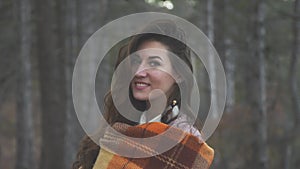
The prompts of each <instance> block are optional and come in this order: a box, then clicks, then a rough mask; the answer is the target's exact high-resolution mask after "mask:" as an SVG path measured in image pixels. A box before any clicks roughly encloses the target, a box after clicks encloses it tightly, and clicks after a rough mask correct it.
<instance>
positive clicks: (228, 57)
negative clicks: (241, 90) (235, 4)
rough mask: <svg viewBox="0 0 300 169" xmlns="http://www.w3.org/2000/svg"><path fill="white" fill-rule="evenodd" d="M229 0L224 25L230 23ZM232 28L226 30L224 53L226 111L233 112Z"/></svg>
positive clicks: (226, 3) (226, 2)
mask: <svg viewBox="0 0 300 169" xmlns="http://www.w3.org/2000/svg"><path fill="white" fill-rule="evenodd" d="M230 11H231V10H230V4H229V0H224V27H226V26H227V25H230V24H229V23H228V21H229V19H230V18H229V17H226V16H229V12H230ZM230 30H231V28H229V29H226V30H225V31H224V32H225V33H224V55H225V72H226V74H227V76H226V79H227V99H226V112H231V111H232V109H233V107H234V104H235V55H234V53H233V51H232V39H231V37H230V35H231V34H230Z"/></svg>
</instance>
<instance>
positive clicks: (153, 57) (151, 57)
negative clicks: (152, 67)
mask: <svg viewBox="0 0 300 169" xmlns="http://www.w3.org/2000/svg"><path fill="white" fill-rule="evenodd" d="M149 59H160V60H161V61H163V60H162V58H161V57H159V56H149Z"/></svg>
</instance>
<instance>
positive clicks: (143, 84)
mask: <svg viewBox="0 0 300 169" xmlns="http://www.w3.org/2000/svg"><path fill="white" fill-rule="evenodd" d="M136 85H137V86H148V85H147V84H145V83H136Z"/></svg>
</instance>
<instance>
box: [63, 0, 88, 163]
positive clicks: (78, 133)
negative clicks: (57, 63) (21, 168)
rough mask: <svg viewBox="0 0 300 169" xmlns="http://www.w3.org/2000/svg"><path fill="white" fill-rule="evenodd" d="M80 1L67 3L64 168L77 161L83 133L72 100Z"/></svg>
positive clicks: (71, 0) (77, 50)
mask: <svg viewBox="0 0 300 169" xmlns="http://www.w3.org/2000/svg"><path fill="white" fill-rule="evenodd" d="M77 16H78V0H75V1H74V0H66V1H65V15H64V23H65V24H64V31H65V32H64V35H65V50H64V57H65V60H66V65H65V74H66V122H65V129H66V131H65V140H64V141H65V144H64V146H65V147H64V160H65V161H64V166H65V167H64V168H71V165H72V163H73V162H74V160H75V157H76V152H77V150H78V146H79V142H80V140H81V138H82V136H83V131H82V129H81V126H80V124H79V122H78V119H77V116H76V113H75V111H74V105H73V99H72V73H73V69H74V64H75V61H76V58H77V56H78V52H79V39H78V18H77Z"/></svg>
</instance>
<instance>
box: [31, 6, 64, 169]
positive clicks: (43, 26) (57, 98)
mask: <svg viewBox="0 0 300 169" xmlns="http://www.w3.org/2000/svg"><path fill="white" fill-rule="evenodd" d="M60 3H61V1H59V0H45V1H38V0H37V1H36V4H37V16H38V18H37V19H38V38H37V41H38V43H37V44H38V46H37V47H38V51H37V53H38V64H39V75H40V77H39V78H40V79H39V81H40V95H41V111H42V114H41V123H42V127H41V132H42V133H41V136H42V143H41V144H42V145H41V163H40V168H43V169H50V168H57V169H62V168H64V133H65V132H64V131H65V128H64V126H65V122H66V84H65V69H64V66H65V59H64V57H63V56H62V50H63V46H64V40H63V33H62V25H63V23H62V18H63V17H62V14H61V13H62V9H61V7H62V6H61V4H60Z"/></svg>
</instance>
